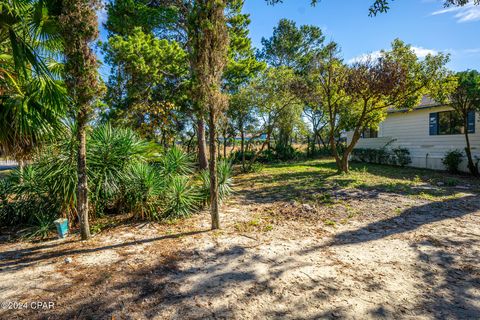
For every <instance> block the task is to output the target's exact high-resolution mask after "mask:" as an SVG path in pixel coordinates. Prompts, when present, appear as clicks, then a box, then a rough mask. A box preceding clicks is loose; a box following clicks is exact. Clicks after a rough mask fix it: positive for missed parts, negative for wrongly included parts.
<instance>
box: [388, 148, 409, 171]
mask: <svg viewBox="0 0 480 320" xmlns="http://www.w3.org/2000/svg"><path fill="white" fill-rule="evenodd" d="M392 153H393V154H392V158H393V160H394V164H396V165H399V166H400V167H405V166H407V165H409V164H410V163H412V158H411V157H410V151H409V150H408V149H407V148H402V147H398V148H395V149H392Z"/></svg>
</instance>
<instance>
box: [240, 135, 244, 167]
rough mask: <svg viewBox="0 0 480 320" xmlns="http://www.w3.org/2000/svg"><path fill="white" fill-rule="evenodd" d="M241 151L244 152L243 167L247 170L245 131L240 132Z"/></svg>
mask: <svg viewBox="0 0 480 320" xmlns="http://www.w3.org/2000/svg"><path fill="white" fill-rule="evenodd" d="M240 139H241V141H240V152H241V153H242V169H243V170H245V132H244V131H243V128H242V131H241V132H240Z"/></svg>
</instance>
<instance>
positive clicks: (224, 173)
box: [200, 160, 233, 203]
mask: <svg viewBox="0 0 480 320" xmlns="http://www.w3.org/2000/svg"><path fill="white" fill-rule="evenodd" d="M232 172H233V171H232V163H231V162H230V161H227V160H220V161H219V162H218V165H217V175H218V176H217V177H218V196H219V200H220V201H223V200H225V199H226V198H227V197H228V196H229V195H230V194H231V193H232V183H233V180H232ZM200 179H201V181H202V198H203V200H204V203H209V202H210V172H209V171H208V170H203V171H201V172H200Z"/></svg>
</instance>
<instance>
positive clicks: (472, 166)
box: [464, 116, 478, 176]
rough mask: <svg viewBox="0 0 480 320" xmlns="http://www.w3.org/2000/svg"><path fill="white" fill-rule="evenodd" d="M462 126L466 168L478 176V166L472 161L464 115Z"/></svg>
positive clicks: (466, 122)
mask: <svg viewBox="0 0 480 320" xmlns="http://www.w3.org/2000/svg"><path fill="white" fill-rule="evenodd" d="M464 128H465V142H466V144H467V146H466V148H465V153H466V155H467V160H468V170H470V173H471V174H472V175H474V176H478V168H477V167H476V166H475V164H474V163H473V158H472V149H471V146H470V138H469V136H468V121H467V117H466V116H465V124H464Z"/></svg>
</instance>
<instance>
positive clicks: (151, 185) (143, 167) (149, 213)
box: [119, 163, 165, 220]
mask: <svg viewBox="0 0 480 320" xmlns="http://www.w3.org/2000/svg"><path fill="white" fill-rule="evenodd" d="M123 182H124V192H123V196H122V198H121V199H120V200H119V209H120V211H126V212H131V213H133V215H134V216H135V217H136V218H139V219H148V220H158V219H159V218H160V215H159V208H160V203H159V200H158V197H159V196H160V195H161V194H162V192H163V190H164V189H165V184H164V183H163V181H162V180H161V179H160V176H159V175H158V174H157V172H156V170H155V168H154V167H152V166H150V165H148V164H146V163H135V164H132V165H131V166H130V168H129V172H128V174H127V176H126V177H125V180H124V181H123Z"/></svg>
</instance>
